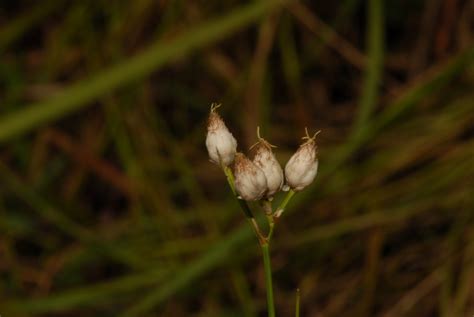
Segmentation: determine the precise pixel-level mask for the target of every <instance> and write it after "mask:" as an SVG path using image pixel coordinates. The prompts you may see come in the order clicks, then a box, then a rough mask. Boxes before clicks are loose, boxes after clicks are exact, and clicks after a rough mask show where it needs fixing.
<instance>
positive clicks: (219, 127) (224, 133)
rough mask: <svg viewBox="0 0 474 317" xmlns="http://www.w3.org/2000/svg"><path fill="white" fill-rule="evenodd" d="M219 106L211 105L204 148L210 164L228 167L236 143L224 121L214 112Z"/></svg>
mask: <svg viewBox="0 0 474 317" xmlns="http://www.w3.org/2000/svg"><path fill="white" fill-rule="evenodd" d="M219 106H220V105H215V104H212V105H211V112H210V113H209V121H208V124H207V137H206V147H207V151H208V153H209V157H210V159H211V161H212V162H214V163H216V164H219V165H224V166H229V165H230V164H232V162H233V161H234V156H235V153H236V151H237V141H236V140H235V138H234V137H233V136H232V133H230V132H229V129H227V127H226V125H225V123H224V120H222V118H221V116H220V115H219V114H218V113H217V112H216V109H217V108H218V107H219Z"/></svg>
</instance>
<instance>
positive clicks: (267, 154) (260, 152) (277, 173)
mask: <svg viewBox="0 0 474 317" xmlns="http://www.w3.org/2000/svg"><path fill="white" fill-rule="evenodd" d="M257 134H258V138H259V141H258V143H257V144H255V145H254V146H255V147H256V148H255V156H254V158H253V163H254V164H255V165H257V166H258V167H260V168H261V169H262V171H263V173H264V174H265V177H266V179H267V191H266V193H265V196H266V197H267V198H271V197H273V195H274V194H275V193H276V192H278V191H279V190H280V189H281V186H282V185H283V170H282V168H281V166H280V163H278V161H277V159H276V157H275V155H274V154H273V151H272V145H271V144H270V143H268V142H267V141H266V140H265V139H263V138H261V137H260V133H259V130H257Z"/></svg>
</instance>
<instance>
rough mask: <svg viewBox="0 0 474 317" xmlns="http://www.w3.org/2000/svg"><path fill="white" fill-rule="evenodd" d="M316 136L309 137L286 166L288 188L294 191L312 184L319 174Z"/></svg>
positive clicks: (307, 136)
mask: <svg viewBox="0 0 474 317" xmlns="http://www.w3.org/2000/svg"><path fill="white" fill-rule="evenodd" d="M318 133H319V131H318V132H316V134H315V135H314V136H313V137H310V136H309V135H308V131H307V130H306V137H304V138H303V139H306V140H307V141H306V142H305V143H303V144H301V145H300V147H299V149H298V150H297V151H296V153H295V154H293V156H292V157H291V158H290V160H289V161H288V163H286V166H285V177H286V182H287V184H288V186H289V187H290V188H291V189H293V190H294V191H300V190H302V189H303V188H305V187H306V186H308V185H309V184H311V183H312V182H313V180H314V178H315V177H316V174H317V172H318V158H317V153H316V142H315V138H316V135H317V134H318Z"/></svg>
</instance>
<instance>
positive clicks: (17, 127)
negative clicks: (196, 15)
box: [0, 1, 284, 142]
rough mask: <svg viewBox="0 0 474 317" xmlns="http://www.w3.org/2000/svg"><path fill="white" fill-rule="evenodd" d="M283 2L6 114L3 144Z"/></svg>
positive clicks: (217, 22) (229, 18)
mask: <svg viewBox="0 0 474 317" xmlns="http://www.w3.org/2000/svg"><path fill="white" fill-rule="evenodd" d="M283 3H284V1H256V2H253V3H252V4H250V5H247V6H245V7H242V8H240V9H237V10H234V11H232V13H229V14H228V15H226V16H222V17H219V18H216V19H214V20H212V21H210V22H207V23H205V24H204V25H202V26H198V27H195V28H194V29H193V30H192V31H189V32H188V33H186V34H184V35H181V36H179V37H177V38H176V39H174V40H171V41H161V40H160V41H158V42H157V43H155V44H153V45H151V46H150V47H149V48H148V49H146V50H145V51H144V52H142V53H140V54H138V55H136V56H134V57H131V58H130V59H128V60H125V61H123V62H122V63H121V64H119V65H116V66H113V67H111V68H109V69H108V70H105V71H104V72H102V73H99V74H97V75H95V76H93V77H92V78H89V79H87V80H83V81H81V82H79V83H77V84H73V85H72V86H70V87H68V88H66V89H65V90H64V91H62V92H61V93H58V94H57V95H55V96H53V97H51V99H48V100H46V101H42V102H39V103H35V104H33V105H30V106H27V107H25V108H24V109H23V110H19V111H16V112H14V113H12V114H9V115H6V116H4V117H3V118H0V142H5V141H7V140H9V139H11V138H12V137H14V136H16V135H19V134H22V133H25V132H28V131H31V130H33V129H35V128H37V127H38V126H41V125H44V124H47V123H48V122H51V121H54V120H56V119H59V118H62V117H64V116H66V115H68V114H70V113H72V112H74V111H77V110H79V109H81V108H84V107H85V106H87V105H91V101H94V100H95V99H96V98H97V97H100V96H102V95H104V94H105V93H108V92H110V91H112V90H114V89H117V88H118V87H121V86H123V85H125V84H127V83H130V82H132V81H135V80H138V79H140V78H142V77H144V76H146V75H148V74H150V73H151V72H153V71H156V70H157V69H159V68H160V67H162V66H163V65H165V64H166V63H168V62H170V61H172V60H175V59H176V58H178V57H183V56H185V55H188V54H190V53H191V52H193V51H195V50H197V49H199V48H202V47H204V46H206V45H209V44H211V43H214V42H216V41H219V40H221V39H223V38H225V37H226V36H229V35H230V34H232V33H234V32H236V31H238V30H240V29H242V28H244V27H246V26H248V25H250V24H251V23H252V22H254V21H256V20H258V18H260V17H261V16H263V15H264V14H266V13H268V12H269V11H270V10H272V9H274V8H277V7H279V6H281V5H282V4H283Z"/></svg>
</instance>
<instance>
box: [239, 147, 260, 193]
mask: <svg viewBox="0 0 474 317" xmlns="http://www.w3.org/2000/svg"><path fill="white" fill-rule="evenodd" d="M234 177H235V190H236V192H237V193H238V194H239V195H240V197H241V198H242V199H244V200H259V199H260V198H262V197H263V195H264V194H265V192H266V191H267V179H266V177H265V174H264V173H263V171H262V169H261V168H260V167H258V166H257V165H255V164H254V163H253V162H252V161H251V160H249V159H248V158H247V157H246V156H245V155H244V154H243V153H237V154H236V155H235V162H234Z"/></svg>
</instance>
